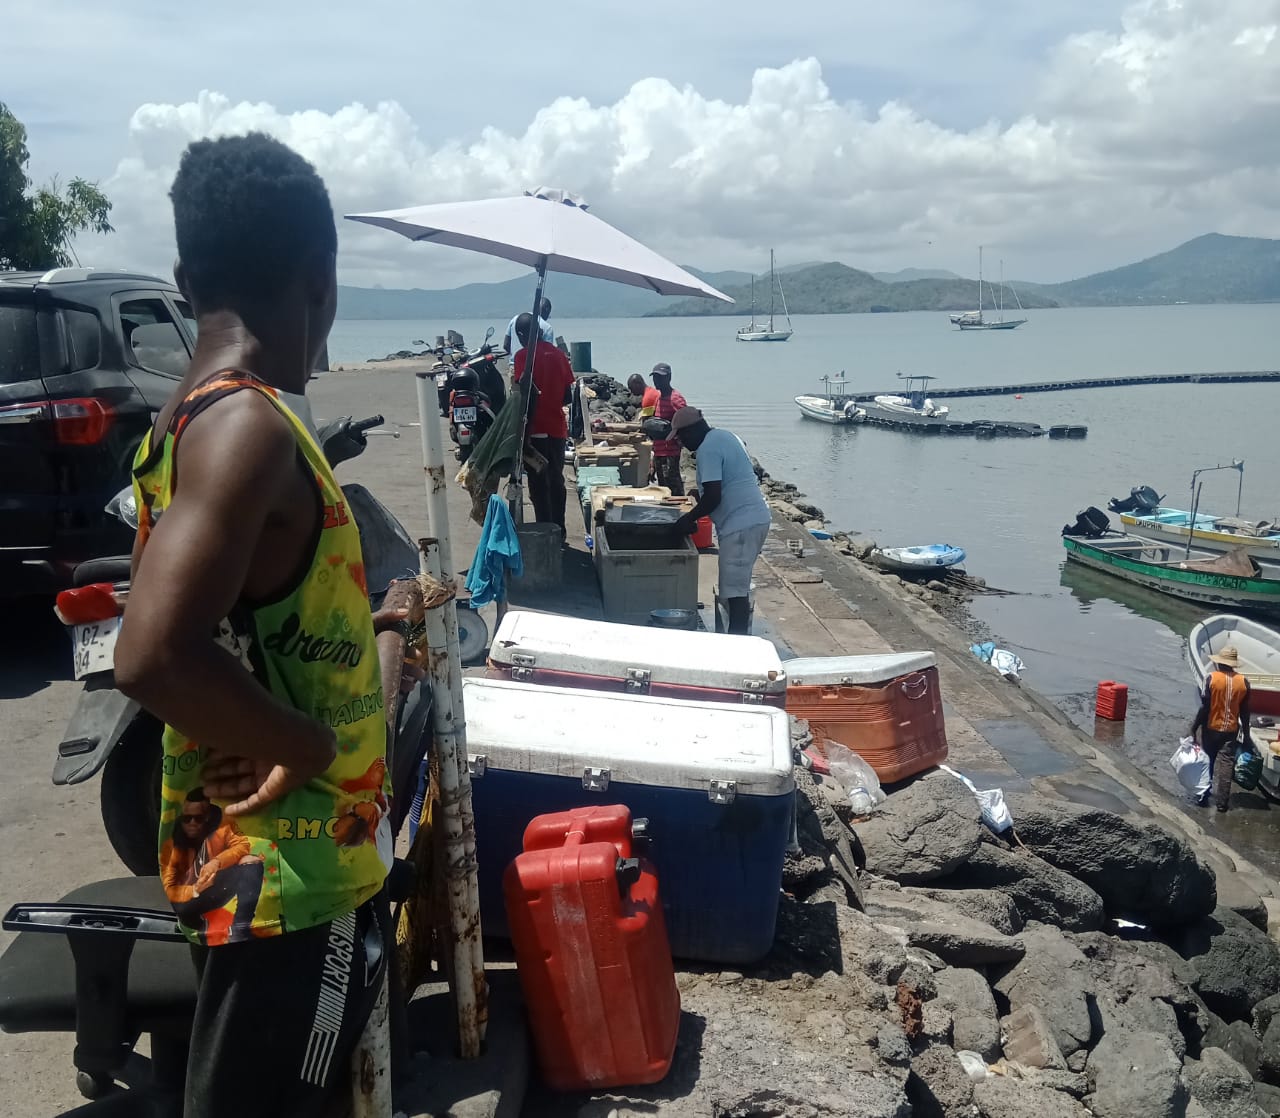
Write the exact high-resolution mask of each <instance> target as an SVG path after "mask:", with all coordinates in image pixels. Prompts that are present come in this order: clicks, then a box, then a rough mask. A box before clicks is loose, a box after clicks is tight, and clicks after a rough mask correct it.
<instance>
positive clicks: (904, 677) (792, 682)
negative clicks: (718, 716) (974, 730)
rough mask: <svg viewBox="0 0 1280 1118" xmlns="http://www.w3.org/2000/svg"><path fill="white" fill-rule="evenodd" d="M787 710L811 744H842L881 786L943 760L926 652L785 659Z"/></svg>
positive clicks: (942, 733) (938, 702)
mask: <svg viewBox="0 0 1280 1118" xmlns="http://www.w3.org/2000/svg"><path fill="white" fill-rule="evenodd" d="M783 667H784V668H785V669H786V672H787V713H788V714H790V715H794V716H795V717H796V718H804V719H807V720H808V722H809V726H810V727H811V728H812V730H813V736H814V738H815V740H817V741H819V742H821V739H823V738H829V739H830V740H832V741H837V742H839V743H840V744H841V745H845V746H848V747H849V748H850V749H852V750H853V751H854V752H855V753H857V754H858V755H859V756H860V757H862V758H863V759H864V760H865V761H866V762H867V763H868V764H869V765H870V766H871V767H872V768H873V769H875V772H876V776H878V777H879V778H880V780H881V781H882V782H883V783H885V784H892V783H894V782H895V781H898V780H905V779H906V778H907V777H909V776H914V775H915V774H916V773H918V772H923V771H924V770H925V769H928V768H932V767H933V766H934V765H937V764H939V763H940V762H942V761H945V760H946V757H947V732H946V727H945V725H944V724H943V718H942V694H941V692H940V690H939V688H938V668H937V666H936V661H935V660H934V656H933V653H932V652H895V653H888V654H885V655H875V656H816V657H812V658H801V659H797V660H786V661H784V662H783Z"/></svg>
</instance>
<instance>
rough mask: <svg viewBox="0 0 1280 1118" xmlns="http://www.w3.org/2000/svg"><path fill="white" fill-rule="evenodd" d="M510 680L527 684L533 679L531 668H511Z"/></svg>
mask: <svg viewBox="0 0 1280 1118" xmlns="http://www.w3.org/2000/svg"><path fill="white" fill-rule="evenodd" d="M511 678H512V679H514V680H515V681H516V682H517V683H528V682H529V680H531V679H532V678H533V669H532V668H512V669H511Z"/></svg>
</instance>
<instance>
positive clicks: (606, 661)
mask: <svg viewBox="0 0 1280 1118" xmlns="http://www.w3.org/2000/svg"><path fill="white" fill-rule="evenodd" d="M517 656H519V657H521V660H520V662H519V663H517V662H516V660H515V657H517ZM489 657H490V659H492V660H493V662H494V663H495V664H502V665H503V666H504V667H506V666H515V667H533V668H552V669H554V670H556V671H562V672H574V673H579V674H582V675H596V676H607V677H609V678H612V679H624V678H626V675H627V671H628V669H631V668H639V669H643V670H646V671H648V672H649V681H650V683H665V684H679V685H686V686H689V687H717V688H724V689H725V690H729V691H744V690H750V691H753V692H759V693H760V694H769V693H774V692H781V691H782V690H783V689H785V687H786V684H787V673H786V672H785V671H784V669H783V666H782V661H781V660H780V659H778V650H777V649H776V648H774V646H773V644H772V643H771V642H769V641H767V640H765V639H764V638H763V637H740V636H730V635H728V634H726V633H702V632H695V631H692V630H684V629H661V628H658V627H656V626H648V625H619V624H614V623H611V622H608V621H583V620H580V619H579V618H576V617H564V616H562V615H560V614H556V613H528V612H524V611H520V610H512V611H511V612H509V613H508V614H507V616H506V617H505V618H504V619H503V621H502V624H501V625H499V626H498V634H497V636H495V637H494V638H493V644H492V645H491V646H490V649H489ZM530 658H532V662H531V663H530V662H529V661H530Z"/></svg>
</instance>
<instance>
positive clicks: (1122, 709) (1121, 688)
mask: <svg viewBox="0 0 1280 1118" xmlns="http://www.w3.org/2000/svg"><path fill="white" fill-rule="evenodd" d="M1128 711H1129V686H1128V684H1125V683H1117V682H1116V681H1115V680H1113V679H1104V680H1103V681H1102V682H1101V683H1099V684H1098V703H1097V706H1096V707H1095V712H1096V713H1097V715H1098V717H1099V718H1105V719H1107V720H1108V721H1109V722H1123V721H1124V717H1125V715H1126V714H1127V713H1128Z"/></svg>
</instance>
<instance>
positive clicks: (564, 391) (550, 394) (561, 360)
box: [512, 313, 574, 536]
mask: <svg viewBox="0 0 1280 1118" xmlns="http://www.w3.org/2000/svg"><path fill="white" fill-rule="evenodd" d="M515 329H516V337H517V339H518V340H519V342H520V348H519V349H518V350H517V351H516V359H515V373H514V375H513V377H512V381H513V383H515V384H519V383H520V381H521V380H522V379H523V378H524V368H525V362H526V361H527V360H528V356H529V351H528V349H526V348H525V347H526V346H528V344H529V335H530V333H531V332H532V330H533V315H531V314H527V313H526V314H521V315H517V316H516V327H515ZM573 381H574V376H573V368H572V367H571V366H570V364H569V359H568V358H567V357H566V356H565V355H564V354H563V353H561V352H560V350H558V349H557V348H556V347H555V346H553V345H551V344H550V343H549V342H545V341H542V340H539V341H538V342H537V345H536V347H535V349H534V354H533V391H534V392H535V393H536V398H535V399H534V401H533V403H532V406H531V407H530V410H529V426H528V428H527V431H526V435H527V437H528V439H529V445H530V446H532V447H533V448H534V449H535V450H536V451H537V452H538V453H539V454H541V455H542V456H543V457H544V458H545V459H546V460H547V464H546V466H544V467H543V468H542V469H541V470H539V471H537V472H531V473H530V474H529V500H530V501H531V502H532V503H533V516H534V519H535V520H536V521H537V522H539V523H541V524H555V525H556V526H557V527H558V528H559V529H560V532H561V535H562V536H563V534H564V503H565V488H564V449H565V443H566V441H567V440H568V438H569V424H568V421H567V420H566V419H565V415H564V409H565V406H566V405H567V404H568V403H569V397H570V394H571V393H572V392H573Z"/></svg>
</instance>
